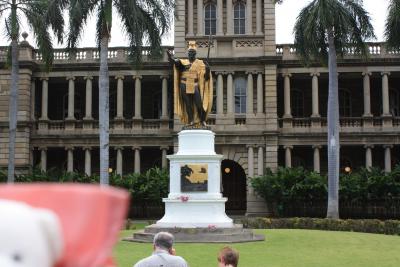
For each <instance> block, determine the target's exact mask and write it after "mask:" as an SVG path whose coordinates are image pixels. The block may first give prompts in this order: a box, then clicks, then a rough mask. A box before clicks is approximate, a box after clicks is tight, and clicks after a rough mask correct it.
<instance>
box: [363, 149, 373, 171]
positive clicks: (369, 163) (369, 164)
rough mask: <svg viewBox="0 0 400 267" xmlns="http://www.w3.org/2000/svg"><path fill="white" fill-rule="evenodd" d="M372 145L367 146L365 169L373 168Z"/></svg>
mask: <svg viewBox="0 0 400 267" xmlns="http://www.w3.org/2000/svg"><path fill="white" fill-rule="evenodd" d="M373 147H374V146H372V145H365V146H364V148H365V168H367V169H370V168H371V167H372V148H373Z"/></svg>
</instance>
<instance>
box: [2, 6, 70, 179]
mask: <svg viewBox="0 0 400 267" xmlns="http://www.w3.org/2000/svg"><path fill="white" fill-rule="evenodd" d="M64 5H65V1H63V0H58V1H57V0H53V1H37V0H0V19H1V20H3V16H4V17H5V33H6V36H7V37H8V38H9V40H10V41H11V45H10V48H9V55H10V56H11V87H10V104H9V105H10V106H9V159H8V179H7V181H8V182H9V183H13V182H14V177H15V139H16V132H17V114H18V81H19V65H18V64H19V63H18V61H19V52H18V38H19V36H20V28H21V27H20V22H21V18H22V17H25V19H26V21H27V22H28V25H29V26H30V28H31V29H32V31H33V34H34V37H35V41H36V45H37V47H38V49H39V53H41V54H42V57H43V61H44V62H45V63H46V66H47V67H49V66H50V64H51V63H52V61H53V53H52V48H53V46H52V40H51V37H50V33H49V28H50V27H51V28H52V29H53V31H54V33H55V34H56V37H57V39H58V41H59V42H61V41H62V34H63V26H64V20H63V17H62V11H61V10H62V8H63V7H64Z"/></svg>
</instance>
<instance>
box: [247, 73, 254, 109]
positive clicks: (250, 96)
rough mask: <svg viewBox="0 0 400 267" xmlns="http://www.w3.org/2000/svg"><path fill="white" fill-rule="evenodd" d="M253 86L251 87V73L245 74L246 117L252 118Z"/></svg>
mask: <svg viewBox="0 0 400 267" xmlns="http://www.w3.org/2000/svg"><path fill="white" fill-rule="evenodd" d="M253 92H254V86H253V74H252V73H251V72H248V73H247V97H246V100H247V105H246V113H247V116H252V115H254V107H253V103H254V96H253Z"/></svg>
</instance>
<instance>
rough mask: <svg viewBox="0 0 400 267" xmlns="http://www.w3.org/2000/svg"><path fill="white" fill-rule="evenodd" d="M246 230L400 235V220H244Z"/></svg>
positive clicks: (242, 221)
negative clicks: (305, 230)
mask: <svg viewBox="0 0 400 267" xmlns="http://www.w3.org/2000/svg"><path fill="white" fill-rule="evenodd" d="M241 223H242V224H243V226H244V227H246V228H257V229H312V230H326V231H346V232H362V233H375V234H387V235H400V221H398V220H388V221H380V220H375V219H373V220H334V219H322V218H244V219H242V220H241Z"/></svg>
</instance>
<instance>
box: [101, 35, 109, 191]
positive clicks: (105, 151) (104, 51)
mask: <svg viewBox="0 0 400 267" xmlns="http://www.w3.org/2000/svg"><path fill="white" fill-rule="evenodd" d="M108 40H109V38H108V37H105V36H103V37H102V38H101V41H100V74H99V135H100V184H101V185H108V184H109V178H108V168H109V77H108V64H107V58H108Z"/></svg>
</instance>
